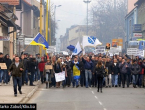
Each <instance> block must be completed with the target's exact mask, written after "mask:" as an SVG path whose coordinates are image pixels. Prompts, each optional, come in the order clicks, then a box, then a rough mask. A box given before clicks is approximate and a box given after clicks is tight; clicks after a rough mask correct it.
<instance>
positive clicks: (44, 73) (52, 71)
mask: <svg viewBox="0 0 145 110" xmlns="http://www.w3.org/2000/svg"><path fill="white" fill-rule="evenodd" d="M45 65H52V64H51V63H45ZM49 71H50V73H49V74H51V75H53V73H54V68H53V65H52V70H49ZM46 74H47V73H46V68H45V67H44V70H43V75H44V76H45V75H46Z"/></svg>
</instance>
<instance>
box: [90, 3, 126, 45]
mask: <svg viewBox="0 0 145 110" xmlns="http://www.w3.org/2000/svg"><path fill="white" fill-rule="evenodd" d="M90 14H91V16H92V17H91V18H90V22H91V23H92V29H93V30H94V31H95V32H96V37H97V38H99V39H100V41H102V43H104V44H105V43H108V42H110V43H111V41H112V39H114V38H124V37H125V20H124V17H125V15H126V14H127V2H126V0H97V3H96V4H94V6H92V9H91V11H90Z"/></svg>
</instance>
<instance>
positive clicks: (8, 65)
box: [4, 54, 12, 70]
mask: <svg viewBox="0 0 145 110" xmlns="http://www.w3.org/2000/svg"><path fill="white" fill-rule="evenodd" d="M7 55H8V54H7ZM7 55H5V57H4V62H5V63H6V66H7V70H9V67H10V65H11V64H12V61H11V59H9V58H7Z"/></svg>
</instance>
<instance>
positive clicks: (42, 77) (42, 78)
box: [40, 71, 44, 83]
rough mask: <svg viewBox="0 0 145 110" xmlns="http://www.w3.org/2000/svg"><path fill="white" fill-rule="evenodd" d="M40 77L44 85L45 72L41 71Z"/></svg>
mask: <svg viewBox="0 0 145 110" xmlns="http://www.w3.org/2000/svg"><path fill="white" fill-rule="evenodd" d="M40 75H41V83H44V76H43V71H40Z"/></svg>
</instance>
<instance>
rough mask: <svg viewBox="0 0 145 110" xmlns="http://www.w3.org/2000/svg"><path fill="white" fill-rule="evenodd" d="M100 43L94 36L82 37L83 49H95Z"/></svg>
mask: <svg viewBox="0 0 145 110" xmlns="http://www.w3.org/2000/svg"><path fill="white" fill-rule="evenodd" d="M97 45H102V43H101V42H100V41H99V40H98V39H97V38H95V37H94V36H83V48H84V47H86V46H91V47H96V46H97Z"/></svg>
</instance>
